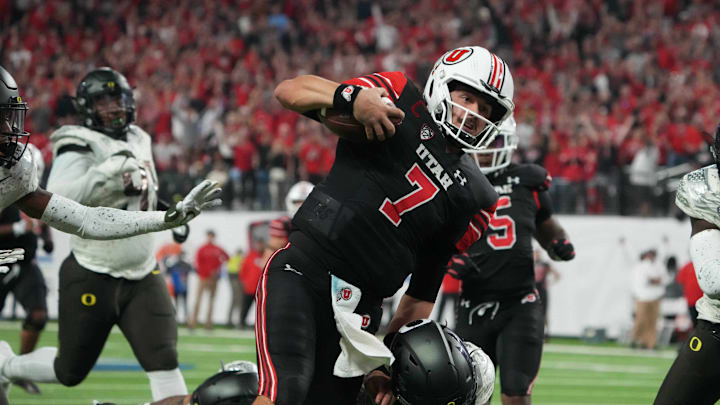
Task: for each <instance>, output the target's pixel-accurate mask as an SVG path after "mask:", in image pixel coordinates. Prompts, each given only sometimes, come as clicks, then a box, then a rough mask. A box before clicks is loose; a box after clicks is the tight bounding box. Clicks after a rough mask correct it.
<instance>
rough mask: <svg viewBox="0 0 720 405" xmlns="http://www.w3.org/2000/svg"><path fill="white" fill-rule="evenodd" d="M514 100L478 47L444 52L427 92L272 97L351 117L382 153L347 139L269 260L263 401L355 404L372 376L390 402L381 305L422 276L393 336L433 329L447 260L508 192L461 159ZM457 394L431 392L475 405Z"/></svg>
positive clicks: (391, 84) (317, 83) (305, 91)
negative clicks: (419, 325)
mask: <svg viewBox="0 0 720 405" xmlns="http://www.w3.org/2000/svg"><path fill="white" fill-rule="evenodd" d="M512 95H513V80H512V76H511V74H510V71H509V69H508V68H507V65H506V64H505V63H504V62H503V61H502V60H501V59H500V58H498V57H497V56H496V55H494V54H492V53H491V52H489V51H488V50H487V49H484V48H481V47H463V48H457V49H453V50H451V51H448V52H447V53H445V54H444V55H443V56H442V57H441V58H440V59H438V60H437V62H436V63H435V65H434V68H433V70H432V73H431V74H430V77H429V79H428V81H427V83H426V85H425V88H424V91H421V90H420V89H418V88H417V87H416V86H415V85H414V84H413V83H412V82H411V81H410V80H408V78H407V77H406V76H405V75H404V74H403V73H401V72H381V73H374V74H369V75H366V76H361V77H356V78H353V79H350V80H347V81H345V82H343V83H337V82H334V81H331V80H326V79H324V78H321V77H318V76H311V75H306V76H299V77H296V78H293V79H290V80H286V81H284V82H282V83H280V85H279V86H278V87H277V88H276V89H275V96H276V98H277V99H278V100H279V101H280V103H281V104H282V105H283V106H284V107H285V108H288V109H290V110H293V111H296V112H299V113H302V114H304V115H306V116H307V117H309V118H312V119H316V120H317V119H318V111H319V110H321V109H323V108H333V109H335V110H339V111H341V112H346V113H349V114H352V115H353V116H354V118H355V119H356V120H357V121H358V122H360V123H361V124H363V125H364V126H365V129H366V134H367V135H368V139H369V140H374V141H375V142H350V141H348V140H346V139H343V137H342V136H341V137H340V140H339V141H338V146H337V150H336V158H335V163H334V165H333V167H332V169H331V171H330V173H329V174H328V176H327V178H326V179H325V180H324V181H322V182H321V183H320V184H318V185H317V186H316V187H315V188H314V189H313V191H312V193H311V194H310V195H309V196H308V198H307V199H306V200H305V202H304V203H303V205H302V206H301V207H300V209H299V210H298V212H297V214H296V215H295V216H294V218H293V231H292V233H291V234H290V237H289V243H288V245H287V246H285V247H284V248H282V249H279V250H278V251H276V252H275V254H274V255H273V256H272V257H271V258H270V259H269V260H268V263H267V265H266V268H265V270H264V272H263V276H262V278H261V280H260V282H259V284H258V290H257V297H256V298H257V301H256V302H257V316H256V319H257V322H256V329H255V334H256V341H257V355H258V368H259V384H260V386H259V396H258V398H257V400H256V401H255V404H278V405H286V404H321V403H322V404H330V403H332V404H352V403H354V402H355V397H356V396H357V393H358V391H359V389H360V386H361V385H362V383H363V376H364V375H366V374H368V377H367V379H368V381H369V383H368V384H366V386H367V387H372V388H371V390H372V393H371V394H372V396H373V398H374V399H375V402H377V403H381V404H384V405H387V404H388V403H390V402H391V401H392V400H393V393H392V391H391V386H392V381H391V380H390V377H389V376H388V374H386V373H383V372H381V371H377V370H375V369H377V368H379V367H381V366H388V365H390V363H391V359H392V353H391V352H390V350H389V349H388V348H387V347H385V345H383V343H382V342H381V341H380V340H379V339H377V338H375V337H374V336H373V335H374V334H375V333H376V332H377V329H378V326H379V322H380V318H381V315H382V309H381V303H382V299H383V298H384V297H389V296H392V295H393V294H394V293H395V292H396V291H397V290H398V289H399V288H400V287H401V286H402V284H403V281H404V280H405V279H406V278H407V276H408V275H412V276H411V281H410V286H409V289H408V291H407V293H406V294H405V296H403V298H402V300H401V303H400V305H399V308H398V310H397V312H396V314H395V316H394V317H393V320H392V322H391V325H390V330H389V332H394V331H397V330H399V329H400V327H401V326H402V325H404V324H406V323H408V322H410V321H412V320H415V319H421V318H428V317H429V316H430V312H431V311H432V307H433V303H434V300H435V297H436V296H437V292H438V290H439V288H440V284H441V282H442V278H443V275H444V265H445V263H447V261H448V260H449V258H450V257H451V256H452V255H453V254H455V253H458V252H462V251H464V249H465V248H466V247H468V246H470V244H472V243H473V242H474V241H476V240H477V239H478V238H479V237H480V236H481V235H482V233H483V232H484V231H485V230H486V229H487V226H488V225H487V224H488V221H489V220H490V218H491V216H492V213H493V212H494V210H495V205H496V203H497V199H498V195H497V193H496V192H495V190H494V189H493V187H492V185H491V184H490V182H489V181H488V180H487V178H485V176H484V175H483V174H482V173H481V172H480V170H479V169H478V167H477V165H476V164H475V163H474V162H473V161H472V160H471V158H470V157H469V156H468V155H466V154H465V152H464V151H467V150H480V149H483V148H485V147H487V145H488V144H489V143H490V142H491V141H492V139H493V138H494V137H495V135H496V134H497V132H498V126H499V125H500V123H501V122H502V121H503V120H504V119H505V118H507V117H508V116H509V115H510V114H511V113H512V110H513V108H514V105H513V102H512ZM383 97H387V98H389V99H390V100H391V101H392V104H393V105H394V106H390V105H388V104H386V103H385V102H383V100H382V98H383ZM400 119H402V123H401V124H398V125H397V126H395V125H394V124H393V122H398V121H399V120H400ZM458 384H459V382H458ZM458 384H450V383H448V384H445V386H443V387H441V391H443V392H428V393H427V394H428V395H432V397H433V398H438V401H439V402H442V399H445V398H447V400H445V401H444V402H442V403H448V402H452V401H456V403H457V405H460V404H465V403H472V402H470V398H473V397H474V396H475V395H463V398H465V399H463V400H459V399H458V398H457V397H452V398H451V397H449V395H451V394H450V393H452V392H457V387H458V386H459V385H458ZM428 388H429V389H430V388H432V387H428ZM435 388H437V387H435ZM470 394H474V393H470ZM418 395H420V394H418Z"/></svg>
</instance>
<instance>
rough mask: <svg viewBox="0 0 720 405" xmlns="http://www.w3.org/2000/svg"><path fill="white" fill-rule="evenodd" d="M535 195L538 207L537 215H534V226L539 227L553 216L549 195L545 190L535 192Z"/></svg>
mask: <svg viewBox="0 0 720 405" xmlns="http://www.w3.org/2000/svg"><path fill="white" fill-rule="evenodd" d="M535 193H537V197H538V199H537V201H538V204H539V205H540V207H539V208H538V212H537V214H535V224H536V225H540V224H542V223H543V222H545V220H547V219H548V218H550V217H551V216H552V214H553V208H552V199H551V198H550V193H549V192H548V191H547V190H546V191H535Z"/></svg>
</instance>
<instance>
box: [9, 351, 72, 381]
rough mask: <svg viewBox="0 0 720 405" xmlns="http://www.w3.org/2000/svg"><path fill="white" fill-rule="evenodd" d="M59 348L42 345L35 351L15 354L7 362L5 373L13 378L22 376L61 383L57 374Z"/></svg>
mask: <svg viewBox="0 0 720 405" xmlns="http://www.w3.org/2000/svg"><path fill="white" fill-rule="evenodd" d="M56 355H57V348H55V347H41V348H39V349H37V350H35V351H34V352H30V353H27V354H23V355H21V356H15V357H12V358H10V359H9V360H8V361H7V362H5V367H3V370H2V371H3V375H4V376H5V377H7V378H9V379H11V380H13V379H17V378H22V379H26V380H31V381H34V382H39V383H56V384H57V383H59V381H58V379H57V376H55V367H53V364H54V363H55V356H56Z"/></svg>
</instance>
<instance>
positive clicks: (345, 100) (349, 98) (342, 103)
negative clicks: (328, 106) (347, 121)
mask: <svg viewBox="0 0 720 405" xmlns="http://www.w3.org/2000/svg"><path fill="white" fill-rule="evenodd" d="M360 90H362V87H360V86H355V85H352V84H341V85H339V86H338V87H337V89H335V95H334V96H333V109H334V110H337V111H340V112H344V113H349V114H352V112H353V105H354V104H355V99H356V98H357V95H358V94H359V93H360Z"/></svg>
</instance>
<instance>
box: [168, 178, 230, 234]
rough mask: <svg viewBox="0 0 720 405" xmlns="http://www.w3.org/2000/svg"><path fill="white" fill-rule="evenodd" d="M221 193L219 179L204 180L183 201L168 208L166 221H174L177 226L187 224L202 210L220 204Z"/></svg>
mask: <svg viewBox="0 0 720 405" xmlns="http://www.w3.org/2000/svg"><path fill="white" fill-rule="evenodd" d="M220 193H222V189H221V188H220V187H219V186H218V183H217V181H211V180H203V182H202V183H200V184H198V185H197V186H195V187H194V188H193V189H192V190H191V191H190V192H189V193H188V195H187V196H185V198H184V199H183V200H182V201H180V202H178V203H177V204H175V206H174V207H170V209H169V210H167V212H166V213H165V222H169V223H173V224H174V225H175V226H180V225H185V224H187V223H188V222H190V221H191V220H192V219H193V218H195V217H196V216H198V215H200V212H202V210H204V209H207V208H212V207H218V206H220V205H221V204H222V200H221V199H220Z"/></svg>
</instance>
